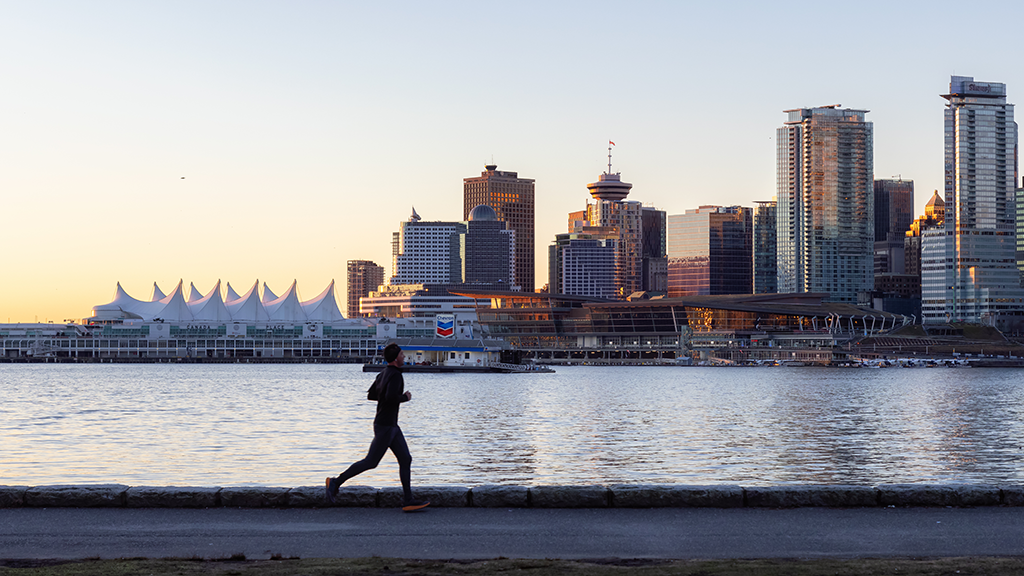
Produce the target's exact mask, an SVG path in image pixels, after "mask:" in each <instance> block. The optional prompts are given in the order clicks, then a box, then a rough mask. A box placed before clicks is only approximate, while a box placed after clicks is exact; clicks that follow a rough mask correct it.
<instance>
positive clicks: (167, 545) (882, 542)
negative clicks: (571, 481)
mask: <svg viewBox="0 0 1024 576" xmlns="http://www.w3.org/2000/svg"><path fill="white" fill-rule="evenodd" d="M239 552H242V553H244V554H245V555H246V556H247V557H248V558H250V559H255V558H267V557H269V556H270V555H271V554H276V553H280V554H283V555H284V556H285V557H289V556H299V557H304V558H315V557H358V556H371V555H380V556H392V557H403V558H424V559H426V558H441V559H444V558H494V557H498V556H506V557H518V558H531V557H532V558H545V557H547V558H564V559H574V558H575V559H579V558H591V559H593V558H612V557H615V558H784V557H878V556H967V555H1022V554H1024V511H1022V510H1021V509H1019V508H1003V507H984V508H973V509H957V508H857V509H828V508H799V509H791V510H769V509H711V508H696V509H678V508H677V509H653V510H637V509H618V510H616V509H610V510H609V509H585V510H537V509H511V510H510V509H476V508H436V509H428V510H426V511H424V512H421V513H416V514H403V513H401V512H400V511H398V510H394V509H366V508H334V509H322V510H311V509H305V510H303V509H265V510H259V509H233V508H213V509H206V510H180V509H134V510H133V509H80V508H46V509H31V508H15V509H0V558H86V557H93V556H99V557H102V558H117V557H138V556H143V557H151V558H162V557H169V556H179V557H190V556H194V555H198V556H201V557H205V558H216V557H226V556H230V555H232V554H236V553H239Z"/></svg>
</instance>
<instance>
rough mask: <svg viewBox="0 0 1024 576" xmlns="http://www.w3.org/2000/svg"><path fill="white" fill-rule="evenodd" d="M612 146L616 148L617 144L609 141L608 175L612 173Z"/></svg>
mask: <svg viewBox="0 0 1024 576" xmlns="http://www.w3.org/2000/svg"><path fill="white" fill-rule="evenodd" d="M612 146H615V142H612V141H611V140H609V141H608V174H611V173H612Z"/></svg>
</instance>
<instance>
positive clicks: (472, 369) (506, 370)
mask: <svg viewBox="0 0 1024 576" xmlns="http://www.w3.org/2000/svg"><path fill="white" fill-rule="evenodd" d="M385 366H387V364H380V363H370V364H363V372H380V371H382V370H384V367H385ZM402 372H406V373H409V372H431V373H448V374H453V373H454V374H460V373H461V374H466V373H469V374H494V373H499V374H537V373H553V372H554V370H552V369H551V368H548V367H547V366H540V365H537V364H508V363H505V362H493V363H490V364H486V365H476V364H472V365H459V364H455V365H449V364H406V365H405V366H402Z"/></svg>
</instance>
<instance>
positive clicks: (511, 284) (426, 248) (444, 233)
mask: <svg viewBox="0 0 1024 576" xmlns="http://www.w3.org/2000/svg"><path fill="white" fill-rule="evenodd" d="M469 217H470V219H469V220H468V221H465V222H424V221H422V220H421V219H420V216H419V214H417V213H416V211H415V210H413V213H412V216H411V217H410V218H409V220H408V221H406V222H402V223H401V225H400V227H399V231H398V232H395V233H394V234H393V235H392V242H391V244H392V254H393V255H394V269H393V272H392V275H391V280H390V282H389V283H390V284H393V285H401V286H404V285H411V284H462V283H466V282H470V283H484V284H491V283H494V284H501V286H502V288H503V289H507V290H517V289H519V285H518V283H517V278H516V276H515V234H514V233H513V232H512V231H510V230H507V228H506V226H507V224H506V223H505V222H502V221H499V220H498V219H497V214H496V212H495V211H494V209H493V208H491V207H489V206H487V205H483V204H482V205H479V206H476V207H474V209H473V210H471V211H470V214H469Z"/></svg>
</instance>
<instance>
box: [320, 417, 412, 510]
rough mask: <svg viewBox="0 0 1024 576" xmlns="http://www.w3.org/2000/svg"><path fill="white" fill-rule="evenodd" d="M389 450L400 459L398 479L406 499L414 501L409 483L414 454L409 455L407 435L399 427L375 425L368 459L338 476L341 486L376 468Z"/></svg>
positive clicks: (353, 465)
mask: <svg viewBox="0 0 1024 576" xmlns="http://www.w3.org/2000/svg"><path fill="white" fill-rule="evenodd" d="M388 448H390V449H391V452H392V453H393V454H394V455H395V458H396V459H398V477H399V478H400V479H401V480H402V491H403V492H405V499H406V500H412V488H411V487H410V481H409V479H410V477H411V475H412V472H411V470H412V454H409V445H408V444H406V443H405V435H404V434H402V429H401V428H399V427H398V426H378V425H377V424H374V425H373V442H371V443H370V451H369V452H368V453H367V454H366V458H363V459H362V460H360V461H359V462H356V463H354V464H352V465H351V466H349V467H348V470H345V471H344V472H342V473H341V476H338V479H339V480H341V484H344V483H345V482H347V481H348V479H349V478H352V477H353V476H356V475H358V474H362V473H363V472H366V471H367V470H372V469H374V468H376V467H377V464H380V460H381V458H383V457H384V454H385V453H386V452H387V451H388Z"/></svg>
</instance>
